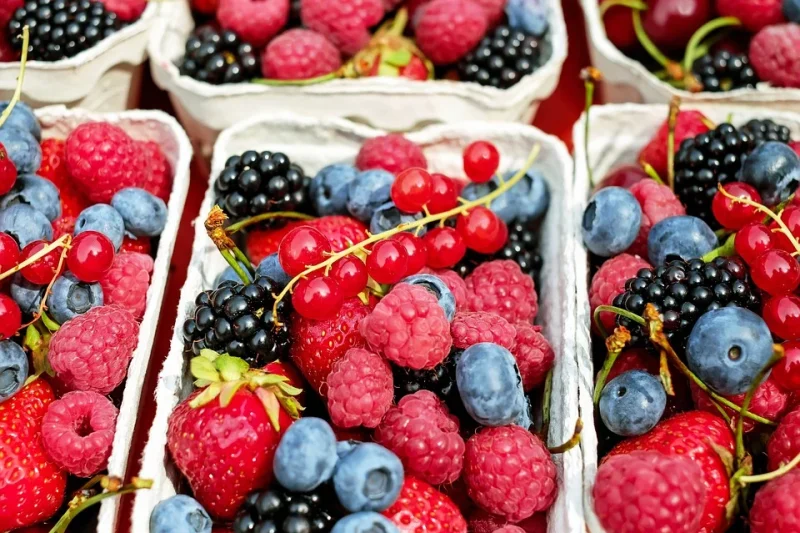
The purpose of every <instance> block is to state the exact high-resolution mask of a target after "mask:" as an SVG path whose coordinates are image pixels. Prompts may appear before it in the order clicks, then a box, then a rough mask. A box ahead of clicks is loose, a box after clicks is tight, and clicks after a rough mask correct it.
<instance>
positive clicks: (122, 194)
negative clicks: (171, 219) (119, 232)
mask: <svg viewBox="0 0 800 533" xmlns="http://www.w3.org/2000/svg"><path fill="white" fill-rule="evenodd" d="M111 205H112V206H113V207H114V209H116V210H117V211H118V212H119V214H120V215H122V220H123V222H124V223H125V229H126V230H127V231H128V232H130V233H132V234H133V235H135V236H137V237H158V236H159V235H161V232H162V231H164V226H166V225H167V204H165V203H164V200H162V199H161V198H158V197H157V196H155V195H153V194H150V193H149V192H147V191H145V190H144V189H139V188H137V187H128V188H127V189H122V190H121V191H118V192H117V193H116V194H115V195H114V197H113V198H112V199H111Z"/></svg>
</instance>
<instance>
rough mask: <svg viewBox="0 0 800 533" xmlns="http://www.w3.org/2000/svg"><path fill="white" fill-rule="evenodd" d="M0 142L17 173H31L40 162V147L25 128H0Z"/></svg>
mask: <svg viewBox="0 0 800 533" xmlns="http://www.w3.org/2000/svg"><path fill="white" fill-rule="evenodd" d="M0 144H2V145H3V147H4V148H5V149H6V153H7V154H8V157H9V158H11V161H13V162H14V166H15V167H17V173H18V174H33V173H34V172H36V171H37V170H39V167H40V166H41V164H42V147H41V146H39V141H37V140H36V138H35V137H34V136H33V135H31V134H30V133H28V131H27V130H24V129H20V128H17V127H14V126H3V127H2V128H0Z"/></svg>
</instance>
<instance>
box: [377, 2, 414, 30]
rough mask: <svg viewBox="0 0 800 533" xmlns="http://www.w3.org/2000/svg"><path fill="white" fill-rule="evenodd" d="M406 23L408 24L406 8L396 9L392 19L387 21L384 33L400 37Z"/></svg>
mask: <svg viewBox="0 0 800 533" xmlns="http://www.w3.org/2000/svg"><path fill="white" fill-rule="evenodd" d="M407 25H408V9H406V8H404V7H403V8H400V9H399V10H398V11H397V14H396V15H395V17H394V20H393V21H391V22H389V23H388V26H387V27H386V29H385V33H384V35H391V36H394V37H402V35H403V32H404V31H406V26H407ZM379 31H380V30H379Z"/></svg>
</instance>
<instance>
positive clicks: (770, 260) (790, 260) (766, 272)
mask: <svg viewBox="0 0 800 533" xmlns="http://www.w3.org/2000/svg"><path fill="white" fill-rule="evenodd" d="M750 274H751V276H752V277H753V282H754V283H755V284H756V285H757V286H758V288H760V289H761V290H763V291H764V292H766V293H768V294H771V295H773V296H777V295H781V294H791V293H793V292H794V291H795V289H797V287H798V286H800V264H798V262H797V259H795V258H794V257H792V255H791V254H790V253H789V252H786V251H784V250H778V249H773V250H768V251H766V252H764V253H763V254H761V255H760V256H759V257H758V258H757V259H756V260H755V261H754V262H753V264H752V265H751V272H750Z"/></svg>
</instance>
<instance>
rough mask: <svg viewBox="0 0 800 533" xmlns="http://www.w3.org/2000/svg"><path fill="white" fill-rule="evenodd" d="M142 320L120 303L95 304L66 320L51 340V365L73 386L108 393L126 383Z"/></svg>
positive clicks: (67, 383) (60, 376) (78, 388)
mask: <svg viewBox="0 0 800 533" xmlns="http://www.w3.org/2000/svg"><path fill="white" fill-rule="evenodd" d="M138 335H139V324H138V323H137V322H136V319H134V318H133V315H131V314H130V312H128V311H127V310H126V309H123V308H122V307H119V306H118V305H103V306H100V307H93V308H91V309H89V311H87V312H86V313H84V314H82V315H79V316H77V317H75V318H73V319H72V320H70V321H69V322H66V323H64V324H63V325H62V326H61V329H59V330H58V331H57V332H55V334H53V338H52V339H51V340H50V353H49V361H50V366H52V367H53V370H55V371H56V374H57V375H58V377H59V378H60V379H62V380H63V381H64V383H65V384H66V385H67V386H68V387H70V388H71V389H73V390H84V391H85V390H90V391H95V392H99V393H100V394H108V393H110V392H111V391H113V390H114V389H115V388H117V385H119V384H120V383H122V381H123V380H124V379H125V376H126V375H127V373H128V363H130V361H131V358H132V357H133V350H135V349H136V341H137V337H138Z"/></svg>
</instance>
